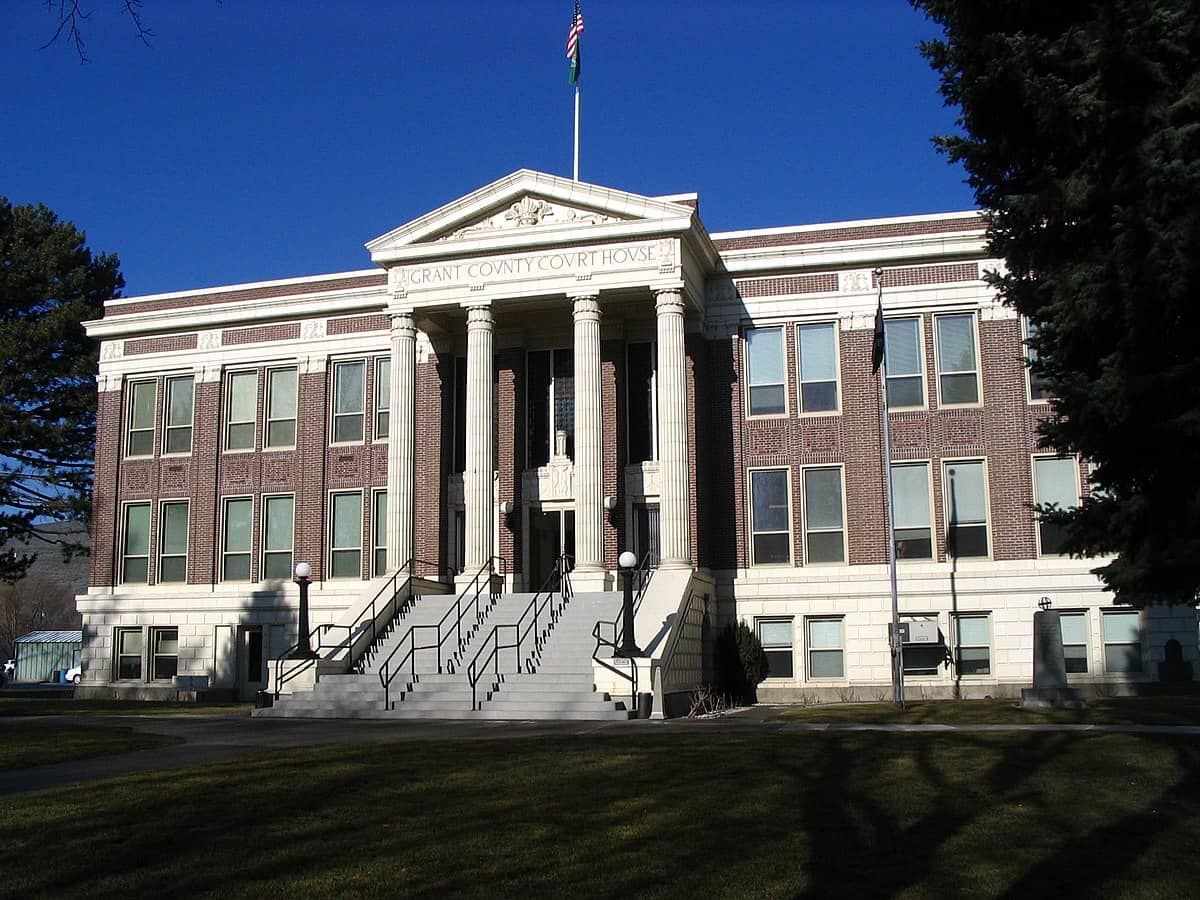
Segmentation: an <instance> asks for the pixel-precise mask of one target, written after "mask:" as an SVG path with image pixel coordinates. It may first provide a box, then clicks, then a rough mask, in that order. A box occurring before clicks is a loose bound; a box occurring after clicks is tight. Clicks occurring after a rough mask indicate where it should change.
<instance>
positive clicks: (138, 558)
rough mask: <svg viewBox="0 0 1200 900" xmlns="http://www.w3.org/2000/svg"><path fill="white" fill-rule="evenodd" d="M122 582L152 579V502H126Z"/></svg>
mask: <svg viewBox="0 0 1200 900" xmlns="http://www.w3.org/2000/svg"><path fill="white" fill-rule="evenodd" d="M121 531H122V535H121V583H122V584H146V583H147V582H149V580H150V504H149V503H126V504H125V516H124V523H123V527H122V529H121Z"/></svg>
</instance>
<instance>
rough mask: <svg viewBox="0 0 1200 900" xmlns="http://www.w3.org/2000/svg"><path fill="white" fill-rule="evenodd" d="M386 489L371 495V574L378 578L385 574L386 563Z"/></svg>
mask: <svg viewBox="0 0 1200 900" xmlns="http://www.w3.org/2000/svg"><path fill="white" fill-rule="evenodd" d="M387 499H388V498H387V491H376V492H375V493H374V495H372V497H371V502H372V503H373V504H374V507H375V508H374V509H373V510H372V511H371V520H372V523H373V525H372V528H371V534H372V547H371V574H372V575H374V576H375V577H376V578H378V577H379V576H380V575H386V574H387V570H388V564H387Z"/></svg>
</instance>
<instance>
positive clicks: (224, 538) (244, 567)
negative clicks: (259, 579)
mask: <svg viewBox="0 0 1200 900" xmlns="http://www.w3.org/2000/svg"><path fill="white" fill-rule="evenodd" d="M221 529H222V530H221V579H222V580H223V581H249V580H250V548H251V541H252V540H253V531H254V500H253V498H251V497H229V498H227V499H226V500H225V508H224V514H223V515H222V516H221Z"/></svg>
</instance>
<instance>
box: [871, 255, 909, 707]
mask: <svg viewBox="0 0 1200 900" xmlns="http://www.w3.org/2000/svg"><path fill="white" fill-rule="evenodd" d="M875 280H876V281H877V282H878V285H879V293H878V297H877V304H878V305H877V307H876V317H877V318H878V319H880V320H882V317H883V269H876V270H875ZM881 324H882V321H881ZM879 372H880V377H879V393H880V403H879V408H880V432H881V433H882V435H883V507H884V510H885V511H886V513H887V548H888V574H889V576H890V578H891V585H892V628H891V636H890V637H891V639H890V640H889V641H888V643H889V645H890V647H891V652H892V702H894V703H895V704H896V705H897V706H903V705H904V662H903V647H902V646H901V644H900V594H899V591H898V590H897V586H896V530H895V525H894V523H893V521H892V445H891V439H890V436H889V431H890V429H889V428H888V401H887V353H886V352H884V354H883V356H882V357H881V358H880V366H879Z"/></svg>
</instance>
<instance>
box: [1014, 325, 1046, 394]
mask: <svg viewBox="0 0 1200 900" xmlns="http://www.w3.org/2000/svg"><path fill="white" fill-rule="evenodd" d="M1028 341H1029V318H1028V317H1027V316H1021V365H1022V366H1023V367H1024V369H1025V402H1026V403H1039V404H1049V403H1050V400H1051V399H1052V398H1050V397H1034V396H1033V372H1032V371H1030V368H1029V344H1028Z"/></svg>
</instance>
